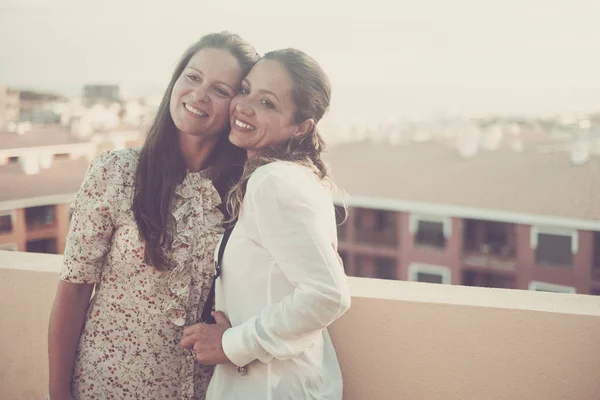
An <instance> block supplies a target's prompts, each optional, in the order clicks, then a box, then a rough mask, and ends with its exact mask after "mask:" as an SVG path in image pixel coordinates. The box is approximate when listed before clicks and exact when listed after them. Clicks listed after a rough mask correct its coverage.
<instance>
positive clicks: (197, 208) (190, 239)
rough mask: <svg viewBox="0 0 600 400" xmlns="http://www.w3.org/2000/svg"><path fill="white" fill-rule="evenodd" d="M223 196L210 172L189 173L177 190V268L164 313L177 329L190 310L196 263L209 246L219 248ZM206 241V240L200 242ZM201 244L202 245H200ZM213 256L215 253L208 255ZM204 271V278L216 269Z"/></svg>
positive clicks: (173, 251)
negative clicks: (220, 207) (220, 208)
mask: <svg viewBox="0 0 600 400" xmlns="http://www.w3.org/2000/svg"><path fill="white" fill-rule="evenodd" d="M220 203H221V196H219V193H218V192H217V190H216V189H215V187H214V186H213V184H212V182H211V180H210V179H209V178H208V171H207V170H204V171H200V172H188V173H187V175H186V177H185V179H184V180H183V182H182V183H181V184H179V185H178V186H177V187H176V188H175V199H174V202H173V217H174V219H175V226H174V228H175V232H174V240H173V247H172V255H173V260H174V261H175V268H174V269H173V270H172V271H171V274H170V276H169V279H168V286H169V290H170V291H171V294H172V296H171V297H172V298H171V300H170V302H169V304H168V305H167V307H166V310H165V313H166V315H167V317H168V318H169V320H170V321H171V322H172V323H174V324H175V325H177V326H184V325H185V323H186V320H187V318H188V314H189V313H190V310H189V309H188V304H189V295H190V285H191V283H192V271H193V270H194V268H196V266H195V265H194V263H195V262H197V260H201V259H203V258H204V257H206V256H207V255H206V251H207V247H208V248H210V247H212V246H211V245H214V246H216V244H217V242H218V240H219V237H220V234H222V233H223V227H222V221H223V214H222V213H221V212H220V211H219V210H218V209H217V208H216V207H217V205H219V204H220ZM201 238H204V240H200V239H201ZM198 243H202V244H203V245H202V246H198V245H197V244H198ZM209 256H211V257H212V253H211V254H210V255H209ZM209 265H210V266H211V271H203V276H204V277H206V276H207V274H208V275H210V276H209V278H210V279H212V277H213V276H214V270H213V269H212V265H213V264H212V263H210V264H209Z"/></svg>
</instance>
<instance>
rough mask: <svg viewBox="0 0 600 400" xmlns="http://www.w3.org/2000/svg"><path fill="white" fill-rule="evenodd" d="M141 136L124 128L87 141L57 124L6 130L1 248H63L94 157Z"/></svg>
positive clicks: (0, 148) (0, 142) (0, 146)
mask: <svg viewBox="0 0 600 400" xmlns="http://www.w3.org/2000/svg"><path fill="white" fill-rule="evenodd" d="M138 137H139V133H138V132H131V131H124V132H114V133H110V132H108V133H102V134H101V135H95V136H93V137H90V138H88V139H87V140H82V139H79V138H75V137H73V136H72V135H71V134H70V133H69V132H68V131H66V130H64V129H62V128H60V127H57V126H46V127H38V128H35V129H34V130H32V131H30V132H27V133H24V134H21V135H19V134H15V133H6V132H0V250H15V251H28V252H41V253H59V254H60V253H62V252H63V251H64V247H65V239H66V236H67V233H68V230H69V220H70V203H71V202H72V200H73V198H74V196H75V194H76V193H77V190H78V189H79V187H80V186H81V182H82V181H83V177H84V175H85V172H86V170H87V168H88V165H89V162H90V160H91V159H92V158H93V157H94V156H95V155H96V154H98V153H99V152H101V151H104V150H108V149H111V148H118V147H123V146H127V147H131V146H135V145H139V144H140V139H139V138H138ZM131 139H134V140H131ZM115 144H118V146H116V145H115Z"/></svg>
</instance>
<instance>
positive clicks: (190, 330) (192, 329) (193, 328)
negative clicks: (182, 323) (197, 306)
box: [183, 323, 203, 336]
mask: <svg viewBox="0 0 600 400" xmlns="http://www.w3.org/2000/svg"><path fill="white" fill-rule="evenodd" d="M202 325H203V324H202V323H199V324H194V325H188V326H186V327H184V328H183V336H189V335H193V334H194V333H196V332H198V331H199V330H201V329H202Z"/></svg>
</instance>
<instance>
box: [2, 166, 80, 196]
mask: <svg viewBox="0 0 600 400" xmlns="http://www.w3.org/2000/svg"><path fill="white" fill-rule="evenodd" d="M88 165H89V161H88V160H87V159H86V158H79V159H76V160H54V161H53V163H52V166H51V167H50V168H48V169H43V168H42V169H40V171H39V173H37V174H35V175H26V174H24V173H23V170H22V168H21V166H20V165H19V164H18V163H9V164H7V165H3V166H0V188H2V190H0V202H4V201H11V200H17V201H18V200H24V199H31V198H39V197H46V196H55V195H66V194H71V193H76V192H77V190H78V189H79V187H80V186H81V183H82V182H83V177H84V175H85V172H86V170H87V168H88Z"/></svg>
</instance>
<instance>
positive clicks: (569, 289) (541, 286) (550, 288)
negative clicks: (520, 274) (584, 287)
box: [529, 281, 576, 293]
mask: <svg viewBox="0 0 600 400" xmlns="http://www.w3.org/2000/svg"><path fill="white" fill-rule="evenodd" d="M529 290H535V291H536V292H552V293H576V290H575V288H574V287H573V286H564V285H556V284H554V283H546V282H538V281H531V282H530V283H529Z"/></svg>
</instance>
